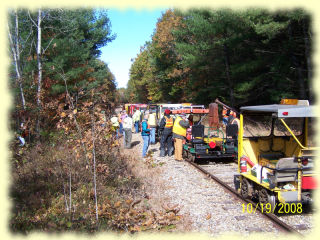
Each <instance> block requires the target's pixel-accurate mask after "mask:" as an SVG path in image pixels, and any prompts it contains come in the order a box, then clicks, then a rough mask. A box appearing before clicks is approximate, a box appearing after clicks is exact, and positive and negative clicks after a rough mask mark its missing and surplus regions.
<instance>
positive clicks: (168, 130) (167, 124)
mask: <svg viewBox="0 0 320 240" xmlns="http://www.w3.org/2000/svg"><path fill="white" fill-rule="evenodd" d="M170 114H171V111H170V110H169V109H166V110H165V111H164V116H163V118H162V119H161V121H160V125H159V128H160V131H161V132H162V134H161V139H160V157H164V156H165V155H166V146H167V152H168V156H172V154H173V146H172V127H173V122H174V119H173V117H171V116H170Z"/></svg>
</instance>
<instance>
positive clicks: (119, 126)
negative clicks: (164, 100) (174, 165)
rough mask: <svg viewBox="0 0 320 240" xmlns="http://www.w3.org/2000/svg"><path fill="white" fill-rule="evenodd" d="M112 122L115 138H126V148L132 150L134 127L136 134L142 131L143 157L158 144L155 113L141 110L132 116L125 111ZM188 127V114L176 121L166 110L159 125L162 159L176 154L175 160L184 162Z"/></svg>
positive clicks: (135, 111) (113, 117) (112, 119)
mask: <svg viewBox="0 0 320 240" xmlns="http://www.w3.org/2000/svg"><path fill="white" fill-rule="evenodd" d="M110 121H111V124H112V128H113V131H114V133H115V138H119V137H121V136H123V137H124V138H123V139H124V140H123V142H124V144H123V145H124V148H131V139H132V128H133V127H134V129H135V133H139V132H140V130H141V136H142V139H143V147H142V157H146V155H147V151H148V148H149V145H150V144H155V143H156V139H155V135H156V127H157V121H156V113H155V112H152V111H149V110H147V111H145V112H144V113H142V112H141V111H140V110H138V109H135V110H134V114H133V115H132V116H130V115H128V114H127V113H126V111H125V110H123V111H121V112H120V113H119V114H118V116H117V115H116V114H114V115H113V116H112V118H111V119H110ZM140 123H141V124H140ZM188 127H189V121H188V120H187V117H186V114H181V115H179V116H178V117H177V118H176V119H174V118H173V117H172V116H171V111H170V110H169V109H166V110H165V112H164V117H163V118H162V119H161V121H160V125H159V130H160V131H161V133H162V134H161V139H160V157H164V156H166V155H168V156H172V155H173V153H174V156H175V159H176V160H177V161H182V145H183V141H184V139H185V137H186V132H187V128H188ZM173 143H174V144H173Z"/></svg>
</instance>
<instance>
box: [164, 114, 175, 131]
mask: <svg viewBox="0 0 320 240" xmlns="http://www.w3.org/2000/svg"><path fill="white" fill-rule="evenodd" d="M165 118H166V125H165V126H164V127H165V128H172V126H173V118H172V117H171V118H168V117H166V116H165Z"/></svg>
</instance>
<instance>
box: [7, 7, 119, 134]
mask: <svg viewBox="0 0 320 240" xmlns="http://www.w3.org/2000/svg"><path fill="white" fill-rule="evenodd" d="M110 24H111V23H110V20H109V18H108V16H107V11H94V10H93V9H82V10H62V9H40V10H38V11H33V12H31V11H29V10H23V9H19V10H12V11H11V12H9V15H8V26H7V27H8V39H9V41H8V42H9V52H10V57H11V60H12V65H11V67H10V69H9V81H10V88H11V89H12V93H13V102H14V106H13V109H12V117H13V120H14V121H11V123H12V124H13V125H11V127H12V129H14V130H17V129H19V127H20V124H21V123H24V124H26V123H28V130H29V132H30V133H34V134H35V135H37V137H38V138H39V137H46V136H47V135H48V134H49V133H50V131H51V130H52V129H53V128H55V126H56V123H57V121H59V120H60V119H59V117H58V116H59V114H60V113H61V107H64V106H67V107H69V106H70V108H71V106H73V108H74V109H77V108H79V107H80V106H83V103H85V102H87V101H89V102H90V101H91V102H92V101H95V102H96V103H101V104H102V103H104V104H106V103H110V102H114V101H115V94H114V92H115V89H116V83H115V77H114V76H113V74H112V73H111V71H110V70H109V68H108V65H107V64H106V63H104V62H102V61H101V60H99V56H100V55H101V50H100V48H101V47H103V46H105V45H106V44H107V43H108V42H111V41H112V40H113V39H114V38H115V35H112V34H111V29H110ZM92 91H94V92H95V94H94V98H95V99H93V98H92V96H93V95H92V94H90V93H91V92H92ZM68 96H69V98H68ZM60 105H61V106H60ZM62 105H63V106H62ZM59 106H60V107H59Z"/></svg>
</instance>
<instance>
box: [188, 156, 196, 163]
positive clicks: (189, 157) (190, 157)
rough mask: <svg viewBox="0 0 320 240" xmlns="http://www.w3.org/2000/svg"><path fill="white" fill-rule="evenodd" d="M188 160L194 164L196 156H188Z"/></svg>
mask: <svg viewBox="0 0 320 240" xmlns="http://www.w3.org/2000/svg"><path fill="white" fill-rule="evenodd" d="M188 160H189V161H190V162H194V161H195V160H196V156H195V155H193V154H188Z"/></svg>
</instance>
